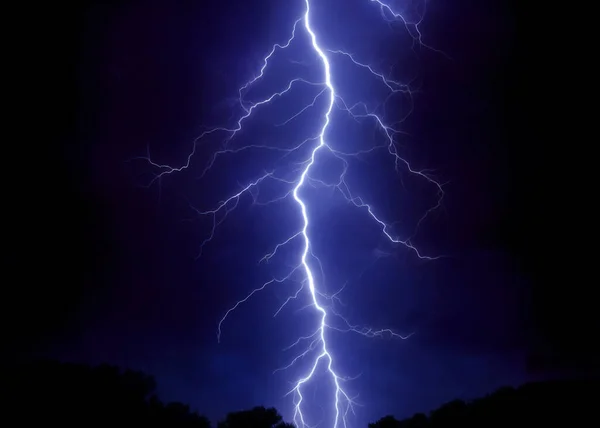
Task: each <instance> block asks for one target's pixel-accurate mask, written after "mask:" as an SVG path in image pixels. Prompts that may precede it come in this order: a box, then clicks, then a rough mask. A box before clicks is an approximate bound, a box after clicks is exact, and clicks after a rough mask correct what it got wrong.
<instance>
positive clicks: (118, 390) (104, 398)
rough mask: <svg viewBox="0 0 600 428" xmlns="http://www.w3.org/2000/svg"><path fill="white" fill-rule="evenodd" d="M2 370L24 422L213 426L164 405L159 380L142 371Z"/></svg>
mask: <svg viewBox="0 0 600 428" xmlns="http://www.w3.org/2000/svg"><path fill="white" fill-rule="evenodd" d="M3 371H4V373H3V379H5V383H4V385H3V387H4V388H5V389H6V391H7V394H6V395H7V396H8V402H9V403H10V405H9V406H7V408H8V411H9V413H10V412H14V413H15V416H16V417H17V418H15V419H14V420H15V421H17V420H18V421H19V424H23V425H25V424H27V423H35V422H38V423H39V422H41V421H43V422H44V423H45V424H48V423H60V424H69V423H77V424H79V425H82V424H88V423H90V424H91V423H98V422H100V423H119V422H130V423H136V424H137V423H140V424H142V423H151V424H153V426H157V427H158V426H165V427H166V426H173V427H189V428H210V422H209V420H208V419H207V418H205V417H204V416H201V415H199V414H197V413H196V412H192V411H191V410H190V408H189V407H188V406H187V405H185V404H182V403H168V404H164V403H162V402H161V401H160V400H159V399H158V398H157V397H156V395H155V389H156V382H155V381H154V378H153V377H152V376H149V375H147V374H145V373H142V372H139V371H132V370H125V371H122V370H120V369H119V368H117V367H114V366H109V365H101V366H98V367H90V366H86V365H81V364H67V363H58V362H52V361H50V362H48V361H44V362H33V363H27V364H21V365H19V366H17V367H7V368H4V370H3ZM32 409H35V411H31V410H32Z"/></svg>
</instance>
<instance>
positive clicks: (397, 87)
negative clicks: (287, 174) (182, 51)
mask: <svg viewBox="0 0 600 428" xmlns="http://www.w3.org/2000/svg"><path fill="white" fill-rule="evenodd" d="M302 1H303V2H304V4H305V10H304V14H303V15H302V17H301V18H299V19H297V20H296V21H295V22H294V26H293V29H292V32H291V36H290V37H289V38H288V39H287V41H286V42H285V43H281V44H275V45H273V47H272V48H271V50H270V52H269V53H268V54H267V55H266V56H265V57H264V58H263V65H262V67H261V68H260V70H259V73H258V74H257V75H256V76H255V77H254V78H252V79H251V80H249V81H248V82H246V83H245V84H244V85H243V86H241V87H240V88H239V89H238V94H239V105H240V107H241V108H242V110H243V111H244V113H243V114H242V115H241V116H240V117H239V119H238V120H237V122H236V126H234V127H231V128H226V127H219V128H212V129H209V130H207V131H205V132H203V133H202V134H201V135H200V136H199V137H198V138H196V140H195V141H194V144H193V148H192V150H191V152H190V153H189V154H188V156H187V160H186V162H185V163H184V164H183V165H182V166H180V167H172V166H169V165H164V164H159V163H156V162H154V161H152V160H151V159H150V156H148V157H145V158H144V159H146V160H147V161H148V162H149V163H150V164H151V165H152V166H154V167H155V168H157V169H158V171H159V172H158V173H157V174H156V176H155V178H154V180H157V179H160V178H162V177H164V176H166V175H168V174H172V173H175V172H180V171H183V170H185V169H188V168H189V167H190V165H191V162H192V158H193V157H194V154H195V153H196V150H197V145H198V144H199V142H200V141H201V140H202V139H203V138H204V137H207V136H209V135H210V134H215V133H219V132H220V133H225V134H227V137H226V138H225V140H224V141H223V143H224V144H223V148H222V149H221V150H219V151H217V152H216V153H215V154H214V155H213V156H212V158H211V159H210V161H209V163H208V165H207V166H206V167H205V168H204V171H203V173H202V176H204V175H205V174H206V173H207V172H208V171H209V170H210V169H211V168H212V167H213V166H214V164H215V163H216V161H217V159H218V157H219V156H222V155H226V154H232V153H239V152H242V151H244V150H248V149H263V150H273V151H278V152H284V153H285V156H287V155H288V154H291V153H294V152H296V151H298V150H299V149H300V148H302V147H304V146H305V145H306V144H310V143H312V142H315V141H316V142H317V144H316V145H315V146H314V147H313V148H312V150H311V151H310V156H308V158H307V159H306V160H305V161H304V162H302V164H301V165H302V168H300V169H299V170H298V172H299V175H298V177H297V178H296V179H295V180H289V179H285V178H282V177H279V176H278V175H277V174H276V173H275V171H269V172H265V173H264V174H263V175H262V176H260V177H259V178H257V179H255V180H253V181H252V182H250V183H249V184H247V185H246V186H244V187H243V188H242V189H241V190H240V191H238V192H237V193H234V194H232V195H231V196H229V197H228V198H227V199H225V200H223V201H221V202H220V203H219V204H218V205H217V206H216V207H215V208H214V209H212V210H208V211H200V210H196V209H195V208H194V209H195V210H196V211H197V213H198V214H200V215H208V216H211V217H212V229H211V232H210V234H209V236H208V237H207V238H206V239H205V240H204V241H203V242H202V244H201V246H200V247H201V251H202V249H203V248H204V246H205V244H207V243H208V242H209V241H210V240H212V239H213V237H214V234H215V230H216V228H217V227H218V226H219V225H220V224H221V223H222V222H223V221H224V220H225V218H226V217H227V215H228V214H229V213H230V212H231V211H233V210H234V209H235V208H236V207H237V205H238V203H239V201H240V199H241V198H242V197H243V196H244V195H250V196H252V197H253V198H254V199H255V195H254V193H253V191H254V190H255V189H257V188H259V186H261V184H263V183H264V182H265V181H267V180H274V181H277V182H280V183H283V184H284V185H289V186H290V188H289V191H287V192H286V193H285V194H284V195H283V196H281V197H279V198H276V199H275V200H272V201H269V202H267V203H265V204H268V203H271V202H275V201H280V200H283V199H285V198H287V197H288V196H292V197H293V199H294V201H295V203H296V205H297V206H298V207H299V210H300V213H301V217H302V225H301V228H300V230H299V231H297V232H296V233H294V234H291V235H290V236H289V238H287V239H286V240H285V241H283V242H281V243H279V244H277V245H276V246H275V248H274V249H273V251H272V252H271V253H269V254H267V255H265V256H264V257H263V259H262V260H261V261H265V262H268V261H269V260H270V259H271V258H272V257H274V256H275V255H276V253H277V252H278V251H279V250H280V249H281V248H282V247H284V246H286V245H287V244H289V243H290V242H292V241H294V240H296V239H301V240H302V243H303V245H302V250H301V255H300V260H299V263H298V265H297V266H296V267H294V268H293V269H292V270H291V271H290V272H289V273H288V275H286V276H284V277H283V278H273V279H271V280H270V281H267V282H266V283H264V284H262V285H261V286H260V287H258V288H255V289H253V290H252V291H251V292H250V293H249V294H248V295H246V297H245V298H243V299H241V300H239V301H237V302H236V303H235V304H234V305H233V306H232V307H231V308H230V309H229V310H227V311H226V313H225V315H224V316H223V317H222V318H221V320H220V321H219V323H218V329H217V339H218V340H219V341H220V340H221V335H222V325H223V323H224V322H225V321H226V319H227V318H228V316H229V315H230V313H232V312H233V311H234V310H236V309H237V308H238V307H239V306H240V305H241V304H243V303H245V302H246V301H248V300H249V299H250V298H251V297H253V296H254V295H255V294H256V293H258V292H260V291H262V290H264V289H265V288H266V287H267V286H269V285H271V284H274V283H283V282H285V281H288V280H292V275H293V274H295V273H297V272H303V275H302V277H303V281H302V282H301V283H300V287H299V288H298V289H297V290H296V292H295V293H294V294H292V295H290V296H289V297H288V298H287V299H286V300H285V302H284V303H283V305H281V306H280V307H279V309H278V310H277V311H276V312H275V315H277V314H278V313H279V312H280V311H281V310H282V309H283V308H284V307H285V305H286V304H287V303H289V302H290V301H291V300H294V299H296V298H298V297H299V295H300V293H301V292H303V291H304V290H306V288H308V293H309V296H310V301H311V304H310V306H311V307H312V308H313V309H314V310H315V311H316V313H318V314H319V317H320V318H319V323H318V327H317V328H316V329H315V330H314V331H313V333H312V334H310V335H308V336H303V337H300V338H298V339H297V340H296V341H295V342H294V343H293V344H292V345H290V346H289V347H288V348H287V349H290V348H293V347H295V346H297V345H299V344H300V343H303V342H308V343H309V344H308V346H307V347H306V349H305V350H304V351H303V352H301V353H300V354H299V355H297V356H296V357H295V358H294V359H293V360H292V361H291V362H290V363H289V364H288V365H287V366H285V367H283V368H281V369H278V370H284V369H287V368H289V367H291V366H292V365H294V364H295V363H296V362H298V361H299V360H300V359H302V358H305V357H308V355H309V354H310V353H311V352H315V353H316V355H315V356H314V359H313V360H312V362H311V363H310V366H309V367H310V370H308V372H307V373H306V374H305V375H304V376H303V377H301V378H300V379H298V380H297V381H295V382H294V386H293V388H291V389H290V390H289V392H288V394H293V395H294V400H293V401H294V416H293V418H294V423H295V424H296V425H297V426H298V427H299V428H307V427H310V426H314V423H310V424H309V422H308V420H307V419H308V418H307V416H306V413H307V409H306V406H305V397H304V395H303V387H304V386H305V385H307V384H308V383H309V382H311V381H312V380H314V378H315V377H316V373H317V370H318V369H319V367H320V366H321V365H323V364H324V366H325V369H326V374H327V375H328V376H329V378H330V380H331V381H332V382H333V385H334V386H333V389H334V391H333V394H332V400H333V402H332V413H333V418H332V422H333V423H332V427H333V428H339V427H340V426H343V427H347V416H348V414H349V413H350V412H353V411H354V404H355V398H356V397H351V396H350V394H349V393H348V392H347V391H346V390H345V389H344V388H343V386H342V384H343V383H344V381H346V380H348V379H349V378H346V377H342V376H341V375H339V374H338V372H337V371H336V370H337V369H336V368H335V366H334V365H335V358H334V355H333V354H332V352H331V350H330V347H329V344H328V340H327V335H326V333H327V331H329V330H337V331H342V332H353V333H357V334H360V335H363V336H366V337H397V338H402V339H405V338H408V337H409V336H410V334H408V335H401V334H399V333H396V332H394V331H393V330H390V329H379V330H377V329H372V328H366V327H359V326H356V325H352V324H351V323H350V322H349V321H347V320H346V319H345V318H343V317H342V315H341V314H340V313H338V312H337V311H336V310H335V308H334V306H333V304H332V305H326V304H324V303H323V300H329V301H331V302H333V301H334V300H339V299H338V297H337V293H336V294H334V295H326V294H325V293H324V292H323V291H320V290H319V288H318V287H317V284H316V283H315V275H314V272H313V269H312V268H311V265H310V262H309V257H312V258H313V259H315V260H316V261H318V259H317V258H316V256H315V255H314V254H313V253H312V250H311V240H310V235H309V226H310V221H309V214H308V207H307V203H306V201H305V200H304V199H303V198H302V197H301V193H302V190H303V189H304V188H305V187H306V184H307V182H309V181H310V182H311V183H318V184H320V185H323V186H328V187H333V188H335V189H336V190H338V191H339V193H340V194H341V195H342V196H343V197H344V198H345V199H346V200H347V201H348V202H349V203H350V204H352V205H354V206H355V207H357V208H359V209H363V210H365V212H366V213H367V214H368V216H369V217H370V218H371V219H372V220H373V221H375V222H376V224H378V226H379V227H380V229H381V232H382V233H383V235H384V236H385V237H386V238H387V239H388V240H389V241H390V242H392V243H396V244H401V245H403V246H405V247H406V248H407V249H409V250H411V251H412V252H413V253H414V254H416V256H417V257H418V258H420V259H425V260H433V259H436V258H437V257H431V256H426V255H423V254H421V253H420V252H419V250H418V249H417V248H416V247H415V246H414V245H413V244H412V242H411V240H412V238H413V237H414V235H415V234H416V232H417V230H418V228H419V227H420V225H421V223H422V222H423V221H424V220H425V219H426V218H427V216H428V215H429V214H430V213H431V212H433V211H434V210H436V209H437V208H439V207H440V206H441V202H442V198H443V194H444V193H443V188H442V185H441V184H440V183H438V182H437V181H436V180H435V179H434V178H432V177H431V176H430V175H429V174H428V173H426V172H423V171H419V170H416V169H413V168H412V166H411V165H410V164H409V162H408V161H407V160H405V159H404V158H403V157H401V156H400V155H399V153H398V151H397V148H396V144H395V140H394V139H395V136H396V134H398V133H399V132H400V131H399V130H397V129H396V128H394V127H393V126H390V125H387V124H386V123H385V122H384V120H383V119H382V118H381V116H379V115H378V114H376V113H374V112H372V111H369V110H368V109H367V107H366V105H365V104H363V103H357V104H354V105H352V106H350V105H348V104H347V103H346V102H345V101H344V99H343V97H342V96H341V95H340V94H338V93H337V92H336V90H335V86H334V84H333V82H332V76H331V64H330V57H329V56H328V54H329V55H339V56H344V57H346V58H348V59H349V60H350V61H351V62H352V64H353V65H354V66H357V67H361V68H364V69H366V70H368V71H369V73H371V75H373V76H374V77H375V78H376V79H378V80H379V81H381V83H382V84H383V85H385V86H386V87H387V88H388V89H389V91H390V92H391V93H392V94H395V93H402V94H405V95H407V96H409V97H410V96H411V95H412V94H411V91H410V88H409V86H408V85H405V84H402V83H400V82H396V81H394V80H391V79H389V78H387V77H386V76H385V75H384V74H383V73H380V72H377V71H375V70H374V68H373V67H372V66H370V65H369V64H365V63H361V62H359V61H358V60H357V59H356V58H355V56H354V55H353V54H350V53H348V52H346V51H343V50H329V49H325V48H324V47H322V45H321V44H320V43H319V38H318V36H317V34H316V32H315V30H314V29H313V27H312V25H311V22H312V21H311V12H312V10H311V4H312V2H314V1H315V0H302ZM368 1H369V2H370V3H374V4H376V5H378V6H379V8H380V11H381V14H382V17H383V19H385V20H386V21H390V20H399V21H400V22H402V23H403V24H404V25H405V26H406V28H407V30H408V31H409V33H410V34H411V35H412V37H413V39H414V40H416V41H417V42H418V43H419V44H421V45H422V46H426V45H424V44H423V43H422V41H421V33H420V30H419V28H418V26H419V24H420V21H419V22H416V23H411V22H409V21H408V20H407V19H405V18H404V17H403V15H402V14H400V13H397V12H395V11H394V10H393V9H392V8H391V7H390V6H388V5H387V4H385V3H383V2H382V1H380V0H368ZM299 25H302V26H303V28H304V30H305V31H306V35H307V36H308V37H309V39H310V45H311V47H312V49H313V51H314V53H315V54H316V55H317V57H318V58H319V61H320V63H321V65H322V67H323V77H324V80H323V81H322V82H311V81H308V80H306V79H302V78H295V79H292V80H290V81H289V82H288V84H287V86H286V87H285V88H284V89H283V90H282V91H280V92H275V93H273V94H272V95H271V96H269V97H266V98H264V99H263V100H261V101H257V102H254V103H249V102H247V101H245V100H244V93H245V91H246V90H248V89H249V88H250V86H252V85H253V84H254V83H256V82H257V81H258V80H260V79H262V78H263V77H264V76H265V73H266V71H267V68H268V65H269V61H270V60H271V59H272V57H273V56H274V55H275V53H276V52H277V51H278V50H284V49H287V48H288V47H289V46H290V45H291V43H292V42H293V41H294V39H295V38H296V35H297V34H296V33H297V30H298V27H299ZM299 85H306V86H315V87H321V88H322V89H321V90H320V91H319V92H318V94H317V95H316V96H315V97H314V99H313V101H312V103H310V104H308V105H306V106H304V108H302V109H301V110H300V111H299V112H297V113H296V114H294V115H293V116H292V117H290V118H289V119H287V120H286V121H285V122H284V123H282V124H281V125H285V124H286V123H288V122H289V121H291V120H293V119H294V118H296V117H298V116H299V115H300V114H302V113H303V112H305V111H306V110H308V109H309V108H311V107H313V106H314V105H315V103H316V101H317V99H319V98H320V97H321V96H327V108H326V111H325V113H324V114H323V116H322V119H323V124H322V126H321V127H320V129H319V132H318V134H317V135H316V136H313V137H310V138H307V139H305V140H304V141H302V142H300V143H299V144H297V145H296V146H295V147H292V148H287V149H285V148H279V147H272V146H260V145H246V146H243V147H241V148H231V147H229V144H228V143H229V142H230V141H231V140H232V139H233V138H234V137H235V136H236V135H237V134H238V133H239V132H241V131H242V128H243V124H244V123H245V121H247V120H249V119H250V118H251V117H252V115H253V113H254V112H255V111H256V110H257V109H259V108H260V107H262V106H264V105H267V104H270V103H272V102H274V101H275V100H276V99H278V98H281V97H283V96H285V95H286V94H287V93H288V92H290V91H291V90H292V88H293V87H296V86H299ZM334 108H338V109H340V110H342V111H345V112H346V113H348V114H349V115H350V116H351V117H352V118H354V119H356V120H360V119H364V120H371V121H373V122H374V124H375V125H376V126H377V127H378V128H379V130H380V131H381V133H382V136H383V139H384V143H383V144H382V145H378V146H375V147H373V148H372V149H369V150H365V151H361V152H357V153H345V152H343V151H341V150H339V149H337V148H333V147H332V146H331V145H330V144H328V143H327V141H326V134H327V130H328V128H329V125H330V123H331V114H332V112H333V110H334ZM378 149H385V150H386V151H387V152H388V153H389V154H390V155H391V156H392V158H393V159H394V165H395V168H396V169H397V170H398V169H400V168H404V169H405V170H406V171H408V172H409V173H410V174H412V175H414V176H416V177H418V178H421V179H423V180H425V181H426V182H428V183H429V184H430V185H432V186H433V187H434V188H435V189H436V190H437V194H438V199H437V203H436V204H435V205H434V206H432V207H431V208H430V209H429V210H427V211H426V212H425V214H424V215H423V216H422V217H421V218H420V220H419V221H418V222H417V226H416V230H415V232H414V233H413V235H412V236H411V237H408V238H404V239H403V238H400V237H398V236H395V235H394V234H393V233H392V232H391V227H390V225H389V224H388V223H386V222H385V221H384V220H383V219H381V218H380V217H379V216H378V215H377V214H376V209H375V208H374V207H373V206H371V205H370V204H368V203H367V202H365V201H364V200H363V198H361V197H358V196H354V194H353V193H352V192H351V190H350V187H349V186H348V184H347V183H346V181H345V177H346V173H347V171H348V161H347V158H348V157H350V156H359V155H360V154H364V153H370V152H372V151H374V150H378ZM322 150H328V152H329V153H330V154H332V155H333V156H335V157H336V158H337V159H339V160H340V161H342V162H343V165H344V170H343V172H342V173H341V174H340V177H339V181H338V183H336V184H333V185H331V184H327V183H323V182H321V181H319V180H318V179H316V178H314V177H311V176H310V175H309V173H310V171H311V170H312V168H313V167H314V166H315V162H316V160H317V156H318V154H319V152H320V151H322ZM154 180H153V181H154ZM254 202H255V203H258V202H257V201H256V199H255V200H254ZM192 208H193V207H192ZM340 291H341V290H340ZM338 293H339V291H338ZM332 317H333V318H336V319H338V320H341V321H342V323H343V324H344V325H345V328H340V327H339V326H335V325H333V324H330V323H328V319H330V318H332ZM278 370H276V371H278Z"/></svg>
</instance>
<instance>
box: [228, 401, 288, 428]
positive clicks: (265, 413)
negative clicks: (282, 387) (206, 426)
mask: <svg viewBox="0 0 600 428" xmlns="http://www.w3.org/2000/svg"><path fill="white" fill-rule="evenodd" d="M217 427H218V428H293V427H294V425H292V424H289V423H287V422H283V418H282V417H281V415H280V414H279V412H277V410H276V409H275V408H273V407H270V408H268V409H267V408H265V407H262V406H259V407H254V408H253V409H250V410H242V411H239V412H231V413H229V414H227V417H226V418H225V420H223V421H221V422H219V423H218V425H217Z"/></svg>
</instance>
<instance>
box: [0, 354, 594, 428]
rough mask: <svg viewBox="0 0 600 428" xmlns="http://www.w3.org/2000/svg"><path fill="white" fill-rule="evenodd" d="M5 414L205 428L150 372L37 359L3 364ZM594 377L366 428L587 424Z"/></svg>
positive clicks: (231, 425)
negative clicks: (163, 396) (163, 393)
mask: <svg viewBox="0 0 600 428" xmlns="http://www.w3.org/2000/svg"><path fill="white" fill-rule="evenodd" d="M1 375H2V384H1V385H2V388H3V390H4V391H3V397H6V399H5V400H4V402H3V405H4V410H5V411H4V415H3V416H4V417H5V419H6V420H7V421H8V420H10V421H11V422H15V423H17V424H19V425H27V424H34V423H38V424H40V423H43V424H45V425H49V424H54V423H56V424H62V425H69V424H72V425H73V426H75V425H76V424H77V425H92V424H94V423H103V424H119V423H130V424H135V425H143V424H146V425H151V426H155V427H174V428H177V427H185V428H210V427H211V424H210V421H209V420H208V419H207V418H206V417H204V416H202V415H200V414H198V413H197V412H195V411H192V410H191V409H190V407H189V406H188V405H186V404H183V403H178V402H174V403H163V402H162V401H160V400H159V399H158V397H157V396H156V394H155V390H156V382H155V380H154V378H153V377H152V376H149V375H147V374H145V373H142V372H139V371H132V370H120V369H119V368H117V367H114V366H109V365H101V366H97V367H90V366H87V365H80V364H68V363H58V362H48V361H46V362H35V363H28V364H21V365H18V366H6V367H3V369H2V373H1ZM599 390H600V381H598V380H594V381H552V382H538V383H530V384H526V385H523V386H521V387H519V388H511V387H505V388H500V389H498V390H497V391H495V392H493V393H492V394H489V395H487V396H485V397H482V398H479V399H475V400H472V401H468V402H466V401H462V400H453V401H450V402H448V403H446V404H444V405H442V406H440V407H439V408H437V409H435V410H433V411H431V412H429V414H428V415H425V414H423V413H417V414H415V415H414V416H412V417H411V418H408V419H404V420H397V419H396V418H395V417H394V416H391V415H388V416H385V417H383V418H381V419H379V420H378V421H376V422H374V423H371V424H369V428H444V427H448V428H454V427H457V426H460V427H462V428H480V427H485V426H511V425H516V424H522V425H525V426H535V427H538V426H544V425H548V426H549V425H551V424H552V425H559V424H560V425H563V426H568V427H577V426H585V425H587V424H589V421H591V420H593V419H594V418H595V407H594V405H595V402H593V399H594V398H595V396H596V394H597V392H598V391H599ZM293 427H294V425H292V424H289V423H286V422H284V421H283V418H282V416H281V415H280V414H279V413H278V412H277V410H276V409H275V408H272V407H271V408H265V407H254V408H252V409H249V410H243V411H237V412H231V413H229V414H227V415H226V417H225V418H224V419H223V420H222V421H220V422H219V423H218V424H217V428H293Z"/></svg>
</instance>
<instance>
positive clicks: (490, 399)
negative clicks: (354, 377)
mask: <svg viewBox="0 0 600 428" xmlns="http://www.w3.org/2000/svg"><path fill="white" fill-rule="evenodd" d="M599 390H600V382H599V381H598V380H588V381H547V382H535V383H529V384H525V385H523V386H521V387H519V388H512V387H504V388H500V389H498V390H497V391H495V392H493V393H492V394H489V395H487V396H485V397H482V398H478V399H476V400H473V401H470V402H464V401H462V400H453V401H450V402H449V403H446V404H444V405H442V406H440V407H439V408H437V409H435V410H433V411H431V412H430V414H429V417H427V416H425V415H424V414H422V413H418V414H416V415H414V416H413V417H412V418H409V419H404V420H401V421H399V420H397V419H396V418H394V417H393V416H385V417H383V418H381V419H379V420H378V421H376V422H374V423H371V424H369V428H445V427H448V428H451V427H452V428H454V427H458V426H460V427H462V428H480V427H486V426H512V425H524V426H531V427H538V426H550V425H557V426H558V425H562V426H568V427H574V428H575V427H578V426H587V425H589V421H590V420H594V419H595V418H596V414H595V408H594V402H593V398H594V397H595V395H596V393H597V391H599Z"/></svg>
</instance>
